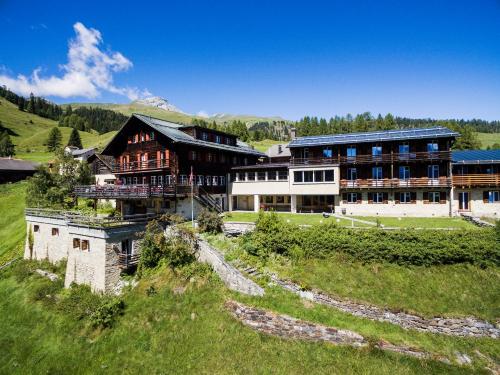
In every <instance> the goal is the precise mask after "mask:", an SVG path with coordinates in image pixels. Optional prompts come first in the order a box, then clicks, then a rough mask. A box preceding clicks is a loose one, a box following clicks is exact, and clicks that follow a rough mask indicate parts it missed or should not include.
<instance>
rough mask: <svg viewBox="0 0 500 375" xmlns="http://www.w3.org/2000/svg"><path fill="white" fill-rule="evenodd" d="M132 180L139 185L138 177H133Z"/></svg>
mask: <svg viewBox="0 0 500 375" xmlns="http://www.w3.org/2000/svg"><path fill="white" fill-rule="evenodd" d="M132 182H133V183H134V185H137V177H133V178H132Z"/></svg>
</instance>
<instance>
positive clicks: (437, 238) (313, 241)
mask: <svg viewBox="0 0 500 375" xmlns="http://www.w3.org/2000/svg"><path fill="white" fill-rule="evenodd" d="M242 247H243V248H244V249H248V250H247V251H249V253H250V252H251V253H254V254H255V255H259V256H261V257H267V256H269V255H270V254H271V253H276V254H284V255H287V256H289V257H291V258H294V259H296V258H300V257H302V256H305V257H316V258H324V257H327V256H330V255H332V254H334V253H342V254H346V255H348V256H349V257H351V258H352V259H355V260H359V261H362V262H390V263H396V264H400V265H424V266H430V265H438V264H454V263H470V264H476V265H479V266H487V265H500V246H498V242H497V240H496V234H495V232H494V231H493V230H490V229H484V230H477V229H475V230H460V231H438V230H394V231H386V230H380V229H368V230H354V229H349V228H339V227H336V226H335V225H333V224H323V225H314V226H312V227H309V228H300V227H298V226H296V225H293V224H288V223H285V222H284V221H283V220H282V219H280V218H279V217H278V215H276V214H273V213H271V214H266V215H263V214H260V215H259V219H258V220H257V223H256V229H255V231H254V232H253V233H251V234H249V235H248V236H246V238H245V237H244V238H243V239H242ZM299 249H300V250H301V251H300V250H299Z"/></svg>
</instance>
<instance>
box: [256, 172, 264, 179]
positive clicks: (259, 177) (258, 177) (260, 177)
mask: <svg viewBox="0 0 500 375" xmlns="http://www.w3.org/2000/svg"><path fill="white" fill-rule="evenodd" d="M257 180H259V181H265V180H266V172H257Z"/></svg>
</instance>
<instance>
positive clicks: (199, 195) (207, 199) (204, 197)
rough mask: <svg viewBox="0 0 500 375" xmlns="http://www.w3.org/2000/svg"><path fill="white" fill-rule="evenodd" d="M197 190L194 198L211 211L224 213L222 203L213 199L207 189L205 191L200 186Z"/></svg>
mask: <svg viewBox="0 0 500 375" xmlns="http://www.w3.org/2000/svg"><path fill="white" fill-rule="evenodd" d="M196 190H197V191H195V193H194V198H195V199H196V200H197V201H198V202H200V203H201V204H202V205H203V206H205V207H207V208H208V209H210V210H214V211H215V212H217V213H219V214H220V213H222V212H223V211H224V210H223V207H222V205H221V202H218V201H216V200H215V199H214V198H212V197H211V196H210V194H209V193H208V192H207V191H206V190H205V189H203V188H202V187H201V186H198V187H197V189H196Z"/></svg>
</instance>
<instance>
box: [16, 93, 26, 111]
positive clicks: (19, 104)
mask: <svg viewBox="0 0 500 375" xmlns="http://www.w3.org/2000/svg"><path fill="white" fill-rule="evenodd" d="M25 102H26V100H24V98H23V97H22V96H20V97H19V99H18V100H17V109H19V110H20V111H24V105H25Z"/></svg>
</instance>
